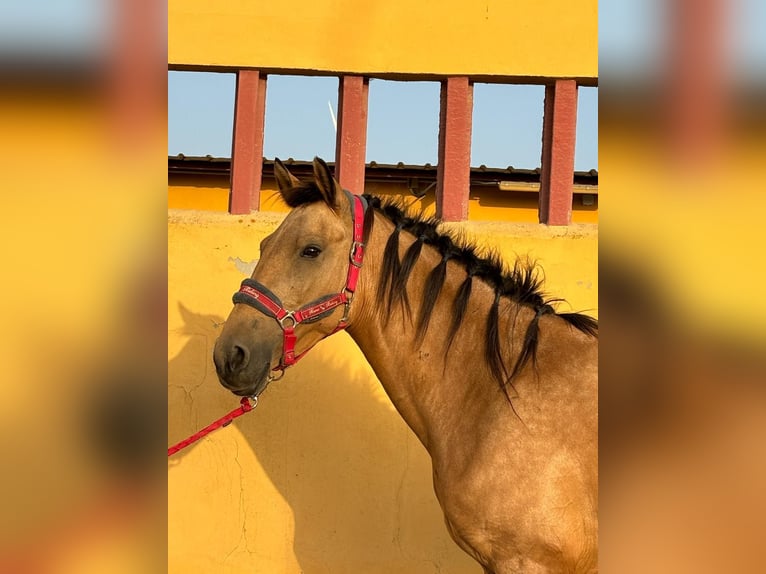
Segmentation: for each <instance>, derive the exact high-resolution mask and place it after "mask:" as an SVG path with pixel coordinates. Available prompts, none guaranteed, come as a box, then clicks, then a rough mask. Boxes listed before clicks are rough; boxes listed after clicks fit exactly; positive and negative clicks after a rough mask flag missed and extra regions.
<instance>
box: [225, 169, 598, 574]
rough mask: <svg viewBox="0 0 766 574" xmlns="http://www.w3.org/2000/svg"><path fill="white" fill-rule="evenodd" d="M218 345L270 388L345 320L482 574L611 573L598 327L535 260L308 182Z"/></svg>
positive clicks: (236, 374)
mask: <svg viewBox="0 0 766 574" xmlns="http://www.w3.org/2000/svg"><path fill="white" fill-rule="evenodd" d="M274 174H275V178H276V181H277V185H278V188H279V193H280V195H281V197H282V199H283V200H284V202H285V203H286V204H287V205H288V206H289V207H291V208H292V209H291V211H290V212H289V214H288V215H287V216H286V218H285V219H284V221H283V222H282V223H281V224H280V225H279V227H278V228H277V229H276V230H275V231H274V233H272V234H271V235H269V236H268V237H266V238H265V239H264V240H263V242H262V243H261V258H260V260H259V262H258V264H257V266H256V267H255V270H254V271H253V273H252V276H251V277H250V278H249V279H245V280H244V281H243V282H242V285H241V287H240V290H239V291H238V292H237V293H235V295H234V298H233V300H234V308H233V310H232V311H231V314H230V315H229V317H228V319H227V320H226V323H225V325H224V327H223V329H222V331H221V334H220V337H219V338H218V340H217V341H216V343H215V347H214V351H213V359H214V363H215V367H216V372H217V374H218V378H219V380H220V382H221V384H222V385H223V386H224V387H225V388H226V389H228V390H230V391H231V392H233V393H234V394H236V395H238V396H243V397H247V396H250V397H258V396H259V395H260V394H261V393H262V392H263V391H264V390H265V389H266V387H267V386H268V385H269V384H270V383H271V382H273V381H275V380H277V379H279V378H281V376H282V374H284V369H286V368H288V367H289V366H291V365H292V364H294V363H295V361H297V360H299V359H300V357H301V356H303V354H305V353H306V352H307V351H308V350H309V349H310V348H311V347H312V346H314V345H315V344H316V343H317V342H319V341H320V340H322V339H323V338H325V337H327V336H329V335H331V334H333V333H335V332H337V331H338V330H340V329H346V330H347V331H348V333H349V335H350V336H351V337H352V338H353V340H354V341H355V342H356V344H357V345H358V346H359V348H360V349H361V351H362V353H363V354H364V356H365V358H366V360H367V361H368V362H369V363H370V365H371V367H372V368H373V370H374V372H375V374H376V376H377V377H378V379H379V380H380V382H381V384H382V385H383V387H384V389H385V391H386V393H387V395H388V397H389V398H390V400H391V401H392V403H393V405H394V406H395V408H396V409H397V411H398V412H399V414H400V415H401V416H402V417H403V419H404V420H405V422H406V423H407V424H408V426H409V427H410V428H411V429H412V431H413V432H414V433H415V435H416V436H417V437H418V439H419V440H420V442H421V443H422V444H423V446H424V447H425V448H426V450H427V451H428V453H429V455H430V457H431V461H432V469H433V485H434V491H435V493H436V497H437V499H438V501H439V504H440V506H441V508H442V511H443V513H444V518H445V522H446V526H447V529H448V531H449V534H450V535H451V537H452V539H453V540H454V541H455V542H456V543H457V544H458V545H459V546H460V547H461V548H462V549H463V550H464V551H465V552H467V553H468V554H469V555H470V556H471V557H473V558H474V559H475V560H476V561H477V562H478V563H479V564H480V565H481V566H482V567H483V568H484V572H485V574H509V573H516V572H525V573H530V572H576V573H580V572H596V571H597V562H598V544H597V543H598V518H597V508H598V373H597V356H598V323H597V321H596V320H595V319H593V318H591V317H589V316H587V315H584V314H580V313H561V312H557V310H556V309H555V308H554V306H553V304H554V303H555V302H557V301H558V300H552V299H546V298H545V297H544V296H543V294H542V291H541V283H542V281H541V279H540V277H539V273H538V272H537V269H536V267H535V266H534V265H533V264H532V263H530V262H528V261H525V260H522V259H519V260H517V261H516V263H515V264H513V265H512V266H506V265H505V264H504V263H503V261H502V260H501V258H500V257H499V255H497V253H495V252H491V251H490V252H484V251H481V250H479V249H478V248H477V247H476V246H475V245H473V244H472V243H471V242H470V241H469V240H468V239H466V238H465V237H464V236H461V235H459V234H457V233H455V232H452V233H450V232H446V231H444V230H443V229H442V227H443V226H441V225H440V222H439V220H438V219H436V218H434V217H424V216H420V215H414V214H411V213H410V212H409V211H408V210H407V209H406V208H405V206H404V205H403V204H402V203H401V202H397V201H393V200H390V199H381V198H378V197H375V196H372V195H356V194H352V193H350V192H348V191H346V190H344V189H342V187H341V186H340V184H339V183H338V182H337V180H335V179H334V177H333V175H332V173H331V171H330V168H329V167H328V165H327V164H326V163H325V162H324V161H322V160H321V159H319V158H315V159H314V162H313V180H310V181H300V180H299V179H298V178H296V177H294V176H293V175H292V174H291V173H290V172H289V171H288V169H287V168H286V167H285V166H284V164H283V163H282V162H280V161H279V160H278V159H277V160H276V161H275V165H274Z"/></svg>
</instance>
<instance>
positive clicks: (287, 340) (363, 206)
mask: <svg viewBox="0 0 766 574" xmlns="http://www.w3.org/2000/svg"><path fill="white" fill-rule="evenodd" d="M344 191H345V190H344ZM345 193H346V195H347V196H348V197H349V200H350V201H351V216H352V218H353V221H354V228H353V233H354V239H353V241H352V243H351V250H350V251H349V265H348V273H347V274H346V285H345V286H344V287H343V290H342V291H340V292H339V293H334V294H329V295H324V296H322V297H320V298H319V299H315V300H314V301H312V302H311V303H308V304H306V305H304V306H303V307H301V308H300V309H297V310H295V311H288V310H287V309H285V307H284V306H283V305H282V301H280V299H279V297H277V296H276V295H275V294H274V293H273V292H272V291H270V290H269V289H268V288H267V287H266V286H264V285H262V284H261V283H259V282H258V281H255V280H254V279H245V280H244V281H242V285H241V286H240V288H239V291H237V292H236V293H235V294H234V297H233V298H232V299H233V301H234V303H235V304H236V303H244V304H245V305H250V306H251V307H254V308H255V309H257V310H258V311H260V312H261V313H263V314H264V315H268V316H269V317H272V318H273V319H274V320H275V321H276V322H277V324H278V325H279V327H280V328H281V329H282V333H283V343H282V359H281V360H280V363H279V365H278V366H276V367H274V369H272V370H273V371H281V372H282V374H284V370H285V369H286V368H287V367H290V366H292V365H294V364H295V363H296V362H297V361H298V360H299V359H301V358H302V357H303V356H304V355H305V354H306V353H308V352H309V350H310V349H311V347H309V348H308V349H306V350H305V351H303V352H302V353H300V354H299V355H296V354H295V342H296V339H297V338H296V336H295V327H296V326H298V325H299V324H300V323H312V322H314V321H319V320H320V319H322V318H324V317H326V316H328V315H329V314H330V313H332V311H333V310H334V309H335V308H336V307H340V306H341V305H344V306H345V309H344V310H343V317H341V319H340V321H339V322H338V324H337V325H336V326H335V329H333V330H332V331H331V332H330V333H328V334H327V335H325V337H329V336H330V335H332V334H334V333H337V332H338V331H341V330H343V329H345V328H346V327H347V326H348V313H349V308H350V307H351V302H352V301H353V300H354V292H355V291H356V284H357V281H358V280H359V270H360V269H361V268H362V259H363V258H364V243H363V239H364V213H365V211H366V210H367V202H366V201H365V199H364V198H363V197H361V196H359V195H354V194H352V193H350V192H348V191H345ZM323 338H324V337H323ZM312 347H313V345H312ZM281 377H282V375H279V376H278V377H273V376H271V380H276V379H278V378H281Z"/></svg>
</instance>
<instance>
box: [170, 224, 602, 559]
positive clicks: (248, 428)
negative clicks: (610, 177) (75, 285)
mask: <svg viewBox="0 0 766 574" xmlns="http://www.w3.org/2000/svg"><path fill="white" fill-rule="evenodd" d="M283 217H284V214H283V213H270V212H260V213H256V214H252V215H249V216H233V215H227V214H221V213H212V212H198V211H181V210H171V212H170V216H169V223H168V239H169V245H168V248H169V253H168V261H169V264H168V301H169V320H168V329H169V333H168V442H169V444H171V443H174V442H176V441H178V440H180V439H181V438H184V437H185V436H187V435H189V434H191V433H192V432H194V431H195V430H197V429H199V428H201V427H202V426H204V425H206V424H208V423H209V422H210V421H212V420H213V419H215V418H217V417H219V416H221V415H222V414H224V413H225V412H228V411H229V410H231V409H232V408H234V407H235V406H236V404H237V401H236V399H235V398H234V397H233V396H232V395H230V394H229V393H228V392H227V391H225V390H224V389H223V388H222V387H220V386H219V384H218V382H217V379H216V376H215V371H214V367H213V363H212V359H211V356H212V347H213V343H214V341H215V339H216V337H217V335H218V333H219V332H220V327H221V323H222V322H223V320H224V319H225V317H226V316H227V315H228V313H229V312H230V310H231V294H232V293H233V291H234V290H235V289H236V288H237V287H238V285H239V282H240V281H241V279H242V278H243V277H244V271H243V269H244V267H245V264H246V263H248V262H251V261H252V260H254V259H256V258H257V257H258V249H259V247H258V246H259V242H260V240H261V239H262V238H263V237H264V236H265V235H266V234H268V233H269V232H270V231H272V230H273V229H274V228H275V227H276V226H277V225H278V223H279V222H280V221H281V220H282V218H283ZM462 226H463V227H465V228H466V229H467V230H468V231H469V233H470V234H471V235H472V236H474V237H476V239H477V241H479V242H486V243H489V244H492V245H494V246H496V247H498V248H499V249H500V250H501V252H502V253H503V254H505V255H506V257H508V258H510V257H513V256H514V253H518V254H522V255H523V254H529V255H531V256H533V257H535V258H537V259H538V260H539V262H540V263H541V265H542V267H543V268H544V270H545V274H546V277H547V281H546V287H547V289H546V290H547V292H548V293H550V294H552V295H557V296H562V297H565V298H566V299H567V300H568V301H569V302H570V303H571V306H572V308H574V309H575V310H592V313H593V314H594V315H595V314H597V313H596V309H597V232H596V227H595V226H590V225H573V226H570V227H567V228H547V227H545V226H539V225H536V224H509V223H502V222H494V223H490V222H486V223H485V222H469V223H466V224H462ZM168 464H169V470H168V564H169V571H170V572H172V573H183V574H194V573H208V572H221V573H240V572H241V573H245V572H246V573H248V574H259V573H263V574H267V573H268V574H274V573H288V574H293V573H295V574H298V573H300V572H310V573H311V574H317V573H327V574H339V573H341V574H342V573H354V574H357V573H360V572H363V573H365V574H376V573H380V574H392V573H412V572H418V573H431V572H434V573H435V572H441V573H443V574H447V573H475V574H478V573H479V572H480V570H481V569H480V568H479V567H478V566H477V565H476V564H475V563H474V562H473V561H472V560H470V559H469V558H468V557H467V555H465V554H463V552H462V551H461V550H459V549H458V548H457V546H455V545H454V543H453V542H452V541H451V540H450V538H449V536H448V534H447V532H446V529H445V527H444V523H443V518H442V515H441V511H440V509H439V507H438V503H437V502H436V498H435V495H434V494H433V490H432V486H431V470H430V462H429V458H428V456H427V454H426V452H425V450H424V449H423V447H422V446H421V445H420V443H419V442H418V441H417V439H416V438H415V437H414V435H413V434H412V432H411V431H410V430H409V428H408V427H407V426H406V425H405V423H404V422H403V421H402V419H401V418H400V417H399V415H398V414H397V413H396V411H395V410H394V409H393V407H392V405H391V403H390V402H389V401H388V398H387V397H386V395H385V392H384V391H383V389H382V387H381V386H380V384H379V383H378V382H377V379H376V378H375V376H374V374H373V373H372V371H371V369H370V367H369V366H368V365H367V363H366V362H365V360H364V358H363V356H362V355H361V353H360V352H359V351H358V350H357V348H356V346H355V344H354V343H353V341H352V340H351V339H350V338H349V337H348V336H347V335H346V334H345V333H340V334H338V335H335V336H334V337H332V338H331V339H328V340H326V341H324V342H322V343H320V345H319V346H317V347H316V348H315V349H314V350H312V352H311V353H309V354H308V355H307V356H306V358H305V359H303V360H302V361H301V362H300V363H298V364H297V365H296V366H295V367H293V368H292V369H290V370H289V371H288V372H287V374H286V375H285V377H284V379H283V380H282V381H280V382H278V383H274V384H273V385H272V386H271V387H270V388H269V389H268V391H267V392H266V393H264V395H262V397H261V401H260V404H259V405H258V407H257V409H256V410H255V411H254V412H252V413H250V414H248V415H246V416H245V417H243V418H241V419H238V421H237V422H235V423H234V424H232V425H231V426H229V427H227V428H225V429H223V430H220V431H218V432H216V433H214V434H213V435H211V436H210V437H209V438H206V439H204V440H202V441H201V442H200V443H197V444H196V445H195V446H192V447H190V448H189V449H187V450H186V451H183V452H182V453H181V454H178V455H176V457H174V458H173V459H170V461H169V463H168Z"/></svg>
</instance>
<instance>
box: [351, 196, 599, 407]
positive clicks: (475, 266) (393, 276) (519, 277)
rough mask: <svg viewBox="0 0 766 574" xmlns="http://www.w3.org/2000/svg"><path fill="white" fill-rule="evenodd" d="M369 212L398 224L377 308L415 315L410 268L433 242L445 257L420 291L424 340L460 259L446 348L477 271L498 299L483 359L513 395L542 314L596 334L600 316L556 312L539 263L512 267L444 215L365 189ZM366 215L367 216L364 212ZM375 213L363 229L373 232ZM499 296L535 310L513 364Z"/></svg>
mask: <svg viewBox="0 0 766 574" xmlns="http://www.w3.org/2000/svg"><path fill="white" fill-rule="evenodd" d="M365 199H366V200H367V202H368V204H369V206H370V209H369V212H370V213H375V212H377V213H380V214H381V215H382V216H383V217H385V218H386V219H388V220H389V221H390V222H391V223H393V224H394V230H393V231H392V233H391V234H390V235H389V238H388V240H387V242H386V245H385V247H384V250H383V260H382V264H381V272H380V277H379V281H378V287H377V292H376V294H375V297H376V299H377V308H378V309H379V310H380V312H381V313H383V314H384V315H385V317H386V318H389V317H390V316H391V311H392V310H393V308H394V307H395V306H396V305H401V306H402V307H403V312H404V313H405V314H406V315H407V316H408V317H410V318H411V319H412V317H411V310H410V303H409V296H408V294H407V283H408V280H409V278H410V276H411V273H412V271H413V269H414V267H415V265H416V263H417V261H418V260H419V259H420V254H421V252H422V248H423V245H427V246H430V247H431V248H433V249H435V250H437V251H438V252H439V253H440V254H441V255H442V259H441V261H440V262H439V263H438V264H437V265H436V266H435V267H434V268H433V269H432V270H431V271H430V272H429V274H428V276H427V278H426V284H425V288H424V289H423V293H422V295H421V304H420V307H419V308H420V312H419V316H418V317H417V318H415V324H416V340H421V339H422V338H423V337H424V336H425V334H426V332H427V330H428V325H429V322H430V319H431V315H432V313H433V310H434V308H435V305H436V301H437V299H438V297H439V294H440V293H441V290H442V287H443V286H444V283H445V281H446V278H447V261H453V262H456V263H459V264H460V265H461V266H462V267H463V268H464V269H465V272H466V278H465V280H464V281H463V283H462V284H461V286H460V287H459V288H458V292H457V294H456V296H455V299H454V300H453V303H452V308H451V317H450V327H449V329H448V331H447V339H446V340H447V343H446V348H445V356H446V351H447V350H448V349H449V347H450V346H451V345H452V342H453V340H454V338H455V336H456V334H457V331H458V330H459V329H460V326H461V325H462V323H463V320H464V318H465V316H466V309H467V307H468V302H469V299H470V296H471V292H472V287H473V278H474V277H478V278H479V279H481V280H483V281H484V282H486V283H487V284H489V285H490V286H491V287H492V288H493V289H494V291H495V299H494V301H493V304H492V305H491V307H490V309H489V312H488V314H487V319H486V334H487V341H486V347H485V359H486V361H487V363H488V366H489V369H490V371H491V372H492V374H493V376H494V377H495V379H496V380H497V381H498V383H499V384H500V387H501V388H502V389H503V391H505V393H506V396H507V397H508V399H509V401H510V394H509V392H508V387H509V386H510V387H511V388H513V387H512V381H513V379H514V378H515V377H516V376H517V375H518V374H519V373H520V372H521V370H522V369H523V368H524V366H525V365H526V364H527V363H528V362H530V361H532V363H533V365H534V363H535V358H536V352H537V343H538V333H539V325H538V321H539V318H540V317H541V316H542V315H545V314H554V315H556V316H558V317H561V318H562V319H563V320H565V321H566V322H567V323H569V324H570V325H572V326H574V327H575V328H577V329H578V330H580V331H582V332H584V333H587V334H589V335H592V336H597V333H598V322H597V321H596V320H595V319H593V318H592V317H589V316H587V315H583V314H580V313H562V314H558V313H556V311H555V309H554V308H553V307H552V306H551V303H553V302H556V301H560V299H549V298H546V297H545V295H544V293H543V292H542V278H541V277H540V274H539V272H538V267H537V265H536V264H535V263H534V262H532V261H530V260H526V259H517V260H516V261H515V262H514V264H513V266H512V267H510V268H509V267H508V266H507V265H506V264H505V263H504V261H503V259H502V258H501V257H500V255H499V253H498V252H497V251H494V250H492V251H490V252H488V253H484V254H482V253H480V252H479V249H478V247H477V246H476V244H475V243H473V242H471V241H470V240H468V239H467V238H466V236H465V235H463V234H462V233H460V232H457V233H450V232H443V231H441V230H439V225H440V224H441V220H439V219H438V218H436V217H424V216H420V215H413V214H411V213H410V212H408V210H407V207H406V206H405V204H404V203H403V202H401V201H397V200H391V199H385V200H383V199H380V198H378V197H375V196H371V195H365ZM366 219H367V218H366ZM371 223H372V218H371V217H370V218H369V225H366V226H365V227H366V228H367V229H366V230H365V231H366V232H369V227H371ZM402 231H404V232H407V233H409V234H410V235H413V236H414V237H415V241H413V242H412V243H411V244H410V246H409V247H408V248H407V250H406V251H405V253H404V255H403V257H402V258H401V259H400V258H399V239H400V235H401V232H402ZM501 298H507V299H510V300H511V301H514V302H516V303H518V304H520V305H523V306H526V307H529V308H531V309H533V310H534V311H535V315H534V318H533V320H532V321H531V322H530V323H529V325H528V326H527V330H526V332H525V335H524V342H523V345H522V348H521V350H520V352H519V355H518V357H517V359H516V361H515V362H514V364H513V366H512V367H509V365H508V364H507V362H506V360H505V358H504V356H503V355H504V354H503V352H502V347H501V344H500V335H501V333H500V328H499V304H500V300H501ZM514 323H515V321H514Z"/></svg>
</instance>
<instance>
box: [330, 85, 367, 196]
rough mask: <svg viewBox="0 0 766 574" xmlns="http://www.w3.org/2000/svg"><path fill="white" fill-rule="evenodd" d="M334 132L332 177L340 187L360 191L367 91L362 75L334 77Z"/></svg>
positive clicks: (364, 146) (365, 134) (365, 149)
mask: <svg viewBox="0 0 766 574" xmlns="http://www.w3.org/2000/svg"><path fill="white" fill-rule="evenodd" d="M338 80H339V85H338V133H337V136H336V140H335V178H336V179H337V180H338V181H339V182H340V184H341V186H342V187H343V188H344V189H347V190H349V191H351V192H353V193H359V194H361V193H364V169H365V153H366V151H367V94H368V92H369V86H370V83H369V80H368V79H367V78H365V77H363V76H341V77H340V78H338Z"/></svg>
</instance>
